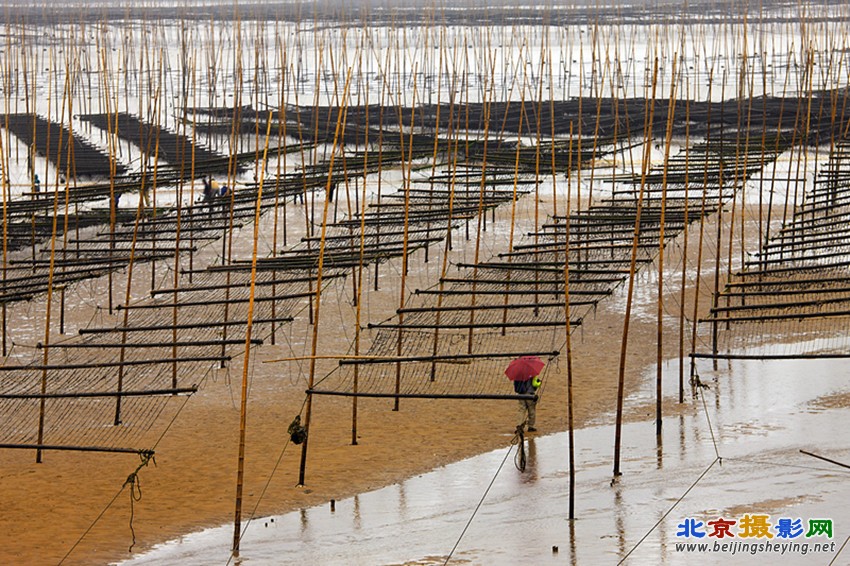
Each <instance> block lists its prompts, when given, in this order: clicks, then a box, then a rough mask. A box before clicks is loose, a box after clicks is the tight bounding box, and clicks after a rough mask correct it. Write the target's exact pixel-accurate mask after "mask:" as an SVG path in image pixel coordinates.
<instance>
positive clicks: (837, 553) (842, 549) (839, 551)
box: [829, 535, 850, 566]
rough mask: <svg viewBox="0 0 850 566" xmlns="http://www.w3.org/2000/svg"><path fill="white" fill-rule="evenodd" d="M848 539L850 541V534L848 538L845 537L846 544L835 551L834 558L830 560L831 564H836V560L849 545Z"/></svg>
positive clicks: (830, 565)
mask: <svg viewBox="0 0 850 566" xmlns="http://www.w3.org/2000/svg"><path fill="white" fill-rule="evenodd" d="M847 541H850V535H847V538H846V539H844V544H842V545H841V548H839V549H838V552H836V553H835V556H833V557H832V560H830V561H829V566H832V565H833V564H835V561H836V560H838V557H839V556H840V555H841V553H842V552H844V547H845V546H847Z"/></svg>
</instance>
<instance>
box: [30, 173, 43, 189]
mask: <svg viewBox="0 0 850 566" xmlns="http://www.w3.org/2000/svg"><path fill="white" fill-rule="evenodd" d="M32 192H34V193H36V194H38V193H40V192H41V179H39V178H38V173H36V174H35V175H33V176H32Z"/></svg>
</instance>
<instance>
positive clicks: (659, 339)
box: [655, 54, 687, 441]
mask: <svg viewBox="0 0 850 566" xmlns="http://www.w3.org/2000/svg"><path fill="white" fill-rule="evenodd" d="M672 77H673V80H671V81H670V99H669V100H670V103H669V106H668V108H667V133H666V136H665V139H664V166H663V167H664V168H663V174H662V181H661V218H660V221H659V229H658V303H657V309H656V313H655V315H656V318H655V323H656V338H655V435H656V436H657V437H659V441H660V437H661V416H662V407H661V404H662V396H661V378H662V375H663V373H664V372H663V365H662V364H663V359H664V347H663V346H664V228H665V220H666V218H665V216H666V214H667V171H668V169H669V164H670V143H671V142H672V140H673V117H674V115H675V112H676V55H675V54H674V55H673V71H672ZM685 229H686V230H687V226H685Z"/></svg>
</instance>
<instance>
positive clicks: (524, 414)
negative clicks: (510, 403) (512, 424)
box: [514, 376, 542, 432]
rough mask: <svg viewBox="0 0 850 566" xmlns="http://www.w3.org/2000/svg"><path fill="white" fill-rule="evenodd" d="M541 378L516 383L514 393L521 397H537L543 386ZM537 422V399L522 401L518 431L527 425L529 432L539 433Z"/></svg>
mask: <svg viewBox="0 0 850 566" xmlns="http://www.w3.org/2000/svg"><path fill="white" fill-rule="evenodd" d="M541 383H542V382H541V381H540V377H539V376H535V377H533V378H532V379H527V380H525V381H514V391H515V392H516V393H517V394H519V395H537V390H538V389H540V385H541ZM536 421H537V399H520V400H519V411H518V417H517V429H521V428H523V427H525V426H526V425H527V426H528V428H527V429H526V430H528V432H537V428H535V426H534V425H535V423H536Z"/></svg>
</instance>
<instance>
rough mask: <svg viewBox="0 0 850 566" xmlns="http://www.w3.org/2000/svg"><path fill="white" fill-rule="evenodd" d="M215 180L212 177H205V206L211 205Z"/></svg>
mask: <svg viewBox="0 0 850 566" xmlns="http://www.w3.org/2000/svg"><path fill="white" fill-rule="evenodd" d="M212 184H213V180H212V177H210V176H207V177H204V198H203V202H204V203H205V204H209V203H211V202H212V199H213V188H212Z"/></svg>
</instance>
